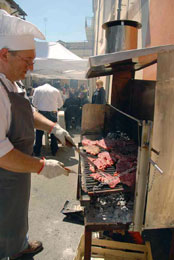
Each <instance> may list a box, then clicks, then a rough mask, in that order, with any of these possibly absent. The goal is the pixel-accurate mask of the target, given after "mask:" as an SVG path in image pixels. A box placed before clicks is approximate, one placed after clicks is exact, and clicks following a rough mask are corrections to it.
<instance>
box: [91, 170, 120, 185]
mask: <svg viewBox="0 0 174 260" xmlns="http://www.w3.org/2000/svg"><path fill="white" fill-rule="evenodd" d="M90 176H91V177H92V178H94V180H97V181H99V182H102V183H104V184H108V185H109V187H110V188H111V189H113V188H115V186H116V185H117V184H118V183H120V179H119V178H114V177H113V176H112V175H111V174H109V173H106V174H100V173H98V172H96V173H91V174H90Z"/></svg>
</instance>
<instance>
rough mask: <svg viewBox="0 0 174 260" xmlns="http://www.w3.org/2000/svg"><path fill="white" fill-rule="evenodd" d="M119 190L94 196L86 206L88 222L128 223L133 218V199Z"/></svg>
mask: <svg viewBox="0 0 174 260" xmlns="http://www.w3.org/2000/svg"><path fill="white" fill-rule="evenodd" d="M129 197H130V196H129V195H127V194H125V193H122V192H119V193H115V194H110V195H102V196H98V197H95V198H94V199H93V200H92V201H91V203H90V205H89V206H88V207H86V209H85V210H86V211H85V213H86V216H87V221H88V222H101V223H102V222H103V223H112V224H117V223H118V224H129V223H131V222H132V220H133V200H132V199H130V198H129Z"/></svg>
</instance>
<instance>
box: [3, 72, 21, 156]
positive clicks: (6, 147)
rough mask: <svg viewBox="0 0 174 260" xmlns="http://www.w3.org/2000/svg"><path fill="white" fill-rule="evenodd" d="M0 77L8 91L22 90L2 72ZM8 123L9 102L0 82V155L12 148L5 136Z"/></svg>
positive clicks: (9, 115) (9, 117) (9, 113)
mask: <svg viewBox="0 0 174 260" xmlns="http://www.w3.org/2000/svg"><path fill="white" fill-rule="evenodd" d="M0 78H1V80H2V81H3V82H4V84H5V85H6V87H7V88H8V90H9V91H10V92H22V89H21V88H19V87H18V85H17V84H16V83H15V84H12V82H11V81H9V80H8V79H7V78H6V76H5V75H4V74H2V73H0ZM10 124H11V103H10V100H9V97H8V95H7V92H6V90H5V89H4V86H2V84H1V83H0V157H2V156H4V155H5V154H6V153H8V152H10V151H11V150H12V149H13V148H14V146H13V144H12V143H11V142H10V140H9V139H8V138H7V136H6V135H7V133H8V131H9V128H10Z"/></svg>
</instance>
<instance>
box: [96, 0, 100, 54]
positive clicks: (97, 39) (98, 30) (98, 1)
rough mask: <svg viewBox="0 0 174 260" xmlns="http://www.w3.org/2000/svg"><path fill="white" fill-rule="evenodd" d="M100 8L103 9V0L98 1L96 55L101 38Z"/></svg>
mask: <svg viewBox="0 0 174 260" xmlns="http://www.w3.org/2000/svg"><path fill="white" fill-rule="evenodd" d="M100 8H101V0H98V20H97V38H96V55H98V38H99V22H100Z"/></svg>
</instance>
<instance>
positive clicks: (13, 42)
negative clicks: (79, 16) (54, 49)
mask: <svg viewBox="0 0 174 260" xmlns="http://www.w3.org/2000/svg"><path fill="white" fill-rule="evenodd" d="M34 38H38V39H41V40H44V39H45V37H44V35H43V34H42V33H41V32H40V31H39V30H38V28H37V27H36V26H35V25H33V24H31V23H29V22H27V21H25V20H23V19H20V18H18V17H15V16H11V15H9V14H8V13H7V12H6V11H5V10H2V9H0V118H1V123H0V259H1V260H7V259H8V260H9V257H10V259H19V257H22V256H23V255H27V254H34V253H37V252H39V251H40V250H41V249H42V243H41V242H40V241H29V240H28V208H29V199H30V186H31V172H32V173H35V174H38V176H40V175H42V176H44V177H46V178H54V177H56V176H59V175H61V174H64V175H66V176H68V175H69V171H68V169H66V168H65V167H64V165H63V164H62V163H61V162H59V161H57V160H46V159H44V158H42V159H40V158H37V157H33V156H32V152H33V142H34V127H35V128H37V129H39V130H43V131H47V132H48V133H53V134H54V135H55V136H56V137H57V138H58V139H59V141H60V142H61V143H62V144H63V145H66V140H68V141H69V142H71V143H72V145H73V140H72V138H71V136H70V135H69V133H68V132H67V131H65V130H64V129H63V128H61V127H60V126H59V125H58V124H57V123H53V122H52V121H50V120H49V119H47V118H46V117H44V116H43V115H41V114H40V113H38V112H37V111H36V110H35V109H34V108H33V109H32V108H31V105H30V103H29V100H28V99H26V98H25V96H24V93H23V92H21V91H22V90H21V88H19V87H18V85H17V84H16V81H19V80H23V79H24V78H25V75H26V73H27V71H32V70H33V64H34V59H35V41H34ZM53 242H54V241H53Z"/></svg>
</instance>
